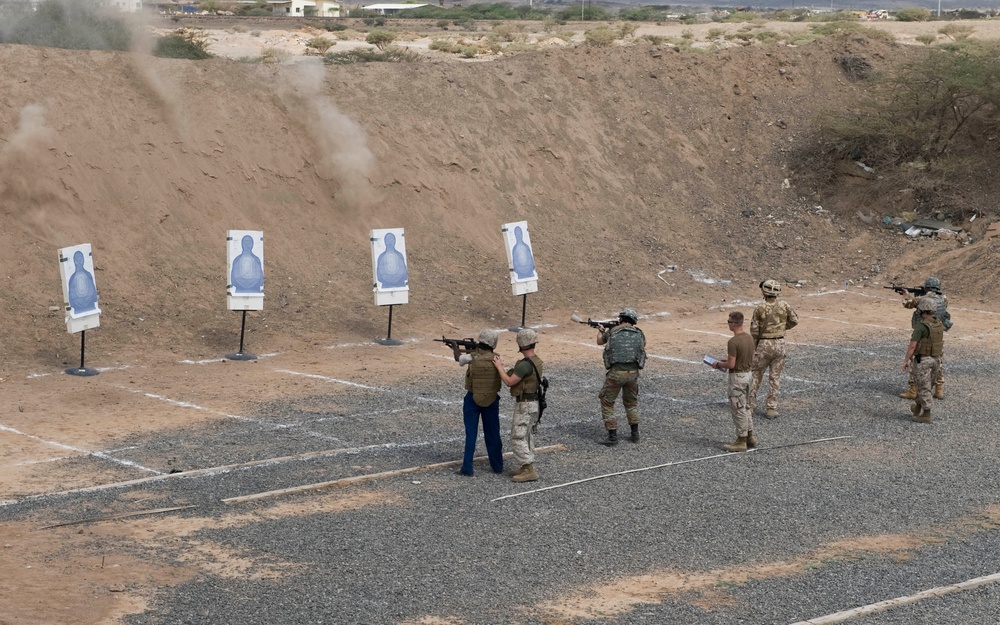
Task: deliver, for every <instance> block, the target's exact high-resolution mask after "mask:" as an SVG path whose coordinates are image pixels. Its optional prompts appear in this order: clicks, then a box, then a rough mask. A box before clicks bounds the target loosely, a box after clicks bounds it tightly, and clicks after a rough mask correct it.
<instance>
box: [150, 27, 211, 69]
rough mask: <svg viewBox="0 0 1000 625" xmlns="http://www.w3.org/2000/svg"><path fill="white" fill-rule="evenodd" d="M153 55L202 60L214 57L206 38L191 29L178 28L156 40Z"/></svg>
mask: <svg viewBox="0 0 1000 625" xmlns="http://www.w3.org/2000/svg"><path fill="white" fill-rule="evenodd" d="M153 56H161V57H164V58H168V59H191V60H194V61H200V60H202V59H208V58H211V57H212V54H211V53H210V52H209V51H208V42H207V41H206V40H205V38H204V37H203V36H202V35H200V34H199V33H196V32H195V31H190V30H183V29H182V30H178V31H176V32H172V33H170V34H168V35H164V36H162V37H160V38H159V39H157V40H156V44H155V45H154V46H153Z"/></svg>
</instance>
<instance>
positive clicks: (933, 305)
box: [917, 297, 937, 313]
mask: <svg viewBox="0 0 1000 625" xmlns="http://www.w3.org/2000/svg"><path fill="white" fill-rule="evenodd" d="M917 310H918V311H920V312H922V313H925V312H933V313H936V312H937V302H935V301H934V299H933V298H930V297H921V298H920V301H918V302H917Z"/></svg>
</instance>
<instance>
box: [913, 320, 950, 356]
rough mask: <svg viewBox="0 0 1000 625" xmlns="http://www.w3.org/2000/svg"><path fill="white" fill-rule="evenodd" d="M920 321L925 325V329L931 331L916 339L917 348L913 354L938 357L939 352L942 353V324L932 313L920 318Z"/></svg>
mask: <svg viewBox="0 0 1000 625" xmlns="http://www.w3.org/2000/svg"><path fill="white" fill-rule="evenodd" d="M920 322H921V323H923V324H924V325H925V326H927V329H928V330H930V331H931V335H930V336H928V337H924V338H922V339H920V340H919V341H917V350H916V351H915V352H914V354H919V355H920V356H931V357H932V358H940V357H941V354H943V353H944V325H943V324H942V323H941V320H940V319H938V318H937V317H935V316H934V315H931V316H930V317H928V318H927V319H921V320H920Z"/></svg>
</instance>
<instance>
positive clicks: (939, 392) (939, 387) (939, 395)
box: [934, 382, 944, 399]
mask: <svg viewBox="0 0 1000 625" xmlns="http://www.w3.org/2000/svg"><path fill="white" fill-rule="evenodd" d="M934 399H944V382H938V383H937V384H935V385H934Z"/></svg>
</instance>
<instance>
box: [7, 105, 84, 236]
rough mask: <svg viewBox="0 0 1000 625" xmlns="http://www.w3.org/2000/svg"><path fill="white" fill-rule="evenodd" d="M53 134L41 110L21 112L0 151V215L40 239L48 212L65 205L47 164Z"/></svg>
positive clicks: (29, 108)
mask: <svg viewBox="0 0 1000 625" xmlns="http://www.w3.org/2000/svg"><path fill="white" fill-rule="evenodd" d="M55 138H56V133H55V131H53V130H52V129H51V128H50V127H49V126H48V125H47V124H46V120H45V107H44V106H42V105H41V104H29V105H27V106H25V107H24V108H22V109H21V112H20V115H19V117H18V123H17V128H15V129H14V132H13V134H11V136H10V138H9V139H7V141H6V143H4V144H3V145H2V147H0V212H2V213H4V214H5V215H9V216H11V217H13V218H14V219H17V220H20V221H22V222H23V223H25V225H27V226H29V227H30V228H31V229H32V230H35V234H37V235H39V236H41V235H42V234H43V233H42V230H43V229H44V228H45V226H44V223H45V221H46V220H45V216H46V214H47V213H48V211H49V210H60V209H63V208H65V207H67V206H68V205H69V201H68V199H67V198H66V197H65V195H64V194H63V193H62V191H61V190H60V189H59V188H58V187H57V186H56V185H55V183H54V182H53V180H52V178H51V177H50V172H51V169H52V167H51V166H50V165H49V164H48V163H47V160H48V159H47V156H48V152H49V151H50V150H54V149H55V147H54V146H53V143H54V140H55Z"/></svg>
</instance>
